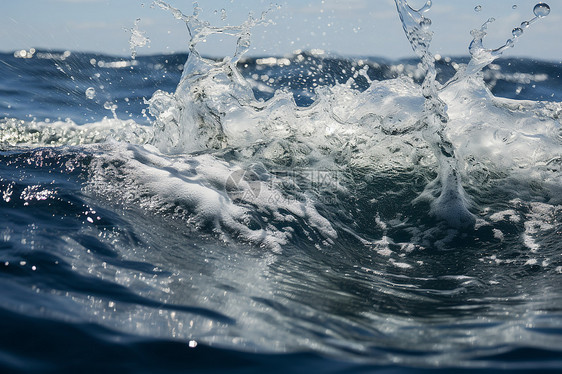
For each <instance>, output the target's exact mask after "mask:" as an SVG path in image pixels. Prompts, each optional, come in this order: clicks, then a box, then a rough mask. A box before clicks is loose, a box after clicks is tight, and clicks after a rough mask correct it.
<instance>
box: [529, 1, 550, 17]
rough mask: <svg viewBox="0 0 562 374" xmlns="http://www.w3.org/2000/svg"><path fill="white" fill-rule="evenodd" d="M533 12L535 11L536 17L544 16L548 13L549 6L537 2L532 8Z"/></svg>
mask: <svg viewBox="0 0 562 374" xmlns="http://www.w3.org/2000/svg"><path fill="white" fill-rule="evenodd" d="M533 13H535V16H537V17H546V16H548V15H549V14H550V7H549V6H548V4H545V3H538V4H537V5H535V7H534V8H533Z"/></svg>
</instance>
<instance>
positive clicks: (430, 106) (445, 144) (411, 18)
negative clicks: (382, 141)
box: [395, 0, 475, 227]
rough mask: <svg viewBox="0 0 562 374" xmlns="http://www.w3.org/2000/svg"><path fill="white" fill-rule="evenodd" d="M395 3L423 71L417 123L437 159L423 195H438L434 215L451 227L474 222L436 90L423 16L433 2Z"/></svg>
mask: <svg viewBox="0 0 562 374" xmlns="http://www.w3.org/2000/svg"><path fill="white" fill-rule="evenodd" d="M395 3H396V8H397V9H398V13H399V15H400V20H401V21H402V27H403V28H404V31H405V33H406V36H407V38H408V40H409V41H410V44H411V45H412V48H413V49H414V52H416V54H417V55H418V56H419V57H420V58H421V61H422V65H423V69H424V70H425V71H426V74H425V79H424V81H423V83H422V92H423V95H424V97H425V103H424V117H423V118H422V119H421V120H420V126H421V127H422V128H423V133H424V136H425V138H426V139H427V141H428V142H429V143H430V144H431V146H432V148H433V150H434V152H435V156H436V157H437V159H438V162H439V172H438V176H437V178H436V179H435V180H434V181H433V182H432V183H430V184H429V185H428V188H427V189H426V191H425V193H424V195H422V198H423V197H425V196H427V195H429V196H432V195H434V194H435V193H437V194H438V197H437V198H436V199H434V200H433V202H432V212H433V214H435V215H436V216H438V217H439V218H442V219H445V220H446V221H447V222H448V223H449V224H450V225H452V226H455V227H469V226H471V225H473V224H474V222H475V218H474V216H473V215H472V213H470V212H469V210H468V205H469V200H468V198H467V196H466V194H465V192H464V189H463V187H462V184H461V177H460V175H459V172H458V170H459V166H458V162H457V158H456V157H455V151H454V148H453V145H452V144H451V142H450V141H449V140H448V139H447V137H446V135H445V128H446V126H447V122H448V117H447V113H446V105H445V103H444V102H443V101H442V100H441V99H440V98H439V95H438V93H437V91H438V87H437V85H438V83H437V82H436V80H435V78H436V75H437V71H436V70H435V58H434V57H433V54H432V53H431V52H430V50H429V47H430V44H431V39H432V37H433V33H432V32H431V31H430V30H429V26H430V25H431V21H430V20H429V19H428V18H426V17H424V16H423V13H424V12H427V11H428V10H429V9H430V8H431V5H432V2H431V1H430V0H428V1H427V2H426V3H425V5H424V6H423V7H422V8H420V9H419V10H415V9H413V8H412V7H410V6H409V5H408V3H407V1H405V0H395Z"/></svg>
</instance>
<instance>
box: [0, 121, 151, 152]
mask: <svg viewBox="0 0 562 374" xmlns="http://www.w3.org/2000/svg"><path fill="white" fill-rule="evenodd" d="M0 125H1V127H2V129H1V131H0V144H5V145H10V146H22V145H25V146H63V145H81V144H94V143H103V142H106V141H108V140H115V141H124V142H130V143H135V144H143V143H146V142H148V141H149V140H151V139H152V137H153V134H152V128H151V127H148V126H143V125H139V124H137V123H136V122H135V121H133V120H120V119H117V118H104V119H102V120H101V121H99V122H93V123H88V124H84V125H77V124H76V123H75V122H73V121H71V120H66V121H55V122H50V121H45V122H43V121H32V122H27V121H23V120H19V119H14V118H5V119H3V120H0Z"/></svg>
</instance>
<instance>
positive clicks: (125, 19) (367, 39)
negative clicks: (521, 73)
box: [0, 0, 562, 61]
mask: <svg viewBox="0 0 562 374" xmlns="http://www.w3.org/2000/svg"><path fill="white" fill-rule="evenodd" d="M168 2H169V3H170V4H171V5H173V6H175V7H177V8H180V9H181V10H182V11H183V12H184V13H186V14H191V13H192V11H193V6H192V1H190V0H169V1H168ZM272 2H274V3H276V4H278V5H280V6H281V9H278V10H274V11H272V12H271V13H270V15H269V18H271V19H272V20H273V21H274V23H275V24H274V25H269V26H267V27H266V26H259V27H257V28H256V29H254V30H253V32H252V49H251V54H252V55H268V56H269V55H275V56H279V55H285V54H288V53H290V52H292V51H294V50H297V49H312V48H318V49H324V50H327V51H329V52H334V53H337V54H340V55H346V56H382V57H387V58H400V57H409V56H412V55H413V54H412V52H411V49H410V46H409V45H408V43H407V41H406V38H405V36H404V33H403V31H402V28H401V25H400V21H399V18H398V15H397V12H396V9H395V6H394V1H393V0H371V1H369V0H279V1H277V2H275V1H271V0H199V5H200V7H201V8H203V13H202V15H201V16H202V18H203V19H206V20H208V21H210V22H211V23H212V24H216V25H222V24H225V23H227V24H228V23H229V24H239V23H241V22H242V21H243V20H244V19H245V18H246V17H247V15H248V13H249V12H253V13H254V14H255V15H259V14H261V12H262V11H263V10H266V9H268V8H269V6H270V3H272ZM537 2H538V1H537V0H534V1H529V0H478V1H473V0H433V7H432V8H431V10H430V11H429V12H428V13H426V16H427V17H428V18H431V19H432V20H433V25H432V29H433V30H434V32H435V38H434V41H433V43H432V51H433V52H434V53H436V54H437V53H439V54H441V55H443V56H458V55H466V54H467V53H468V44H469V43H470V40H471V36H470V30H471V29H474V28H478V27H480V25H481V24H482V23H483V22H484V21H485V20H487V19H488V18H490V17H494V18H496V22H494V23H493V24H492V25H491V26H490V27H489V29H490V33H489V37H488V38H487V39H486V42H485V45H486V47H488V48H496V47H498V46H500V45H501V44H503V43H504V42H505V40H506V39H507V38H508V37H510V36H511V30H512V29H513V28H514V27H516V26H518V25H519V24H520V23H521V22H522V21H524V20H529V19H531V18H532V17H533V12H532V9H533V7H534V5H535V4H536V3H537ZM151 3H152V0H6V1H2V2H1V4H0V51H4V52H7V51H10V52H11V51H14V50H18V49H29V48H31V47H34V48H42V49H45V48H46V49H61V50H70V51H88V52H100V53H106V54H113V55H123V56H126V55H130V50H129V37H130V31H128V30H129V29H131V28H132V27H133V25H134V22H135V20H136V19H137V18H140V22H139V24H138V27H139V29H140V30H141V31H143V32H145V34H146V36H147V37H148V38H149V39H150V40H151V42H150V44H149V46H148V47H143V48H139V50H138V53H139V54H140V55H142V54H157V53H172V52H185V51H186V50H187V48H186V44H187V42H188V34H187V31H186V28H185V25H184V24H183V22H181V21H177V20H175V19H174V18H173V16H172V15H171V14H169V13H168V12H166V11H164V10H162V9H160V8H158V7H151ZM423 3H424V0H410V4H411V5H412V6H414V7H420V6H421V5H422V4H423ZM546 3H548V4H549V5H550V7H551V9H552V11H551V14H550V15H549V16H548V17H546V18H544V19H541V20H540V21H539V22H537V23H535V24H534V25H532V27H531V28H530V29H528V30H526V32H525V34H524V35H523V36H522V37H521V38H520V39H519V43H518V44H517V45H516V47H515V48H513V49H511V50H509V51H508V52H506V54H505V56H507V57H513V56H526V57H534V58H537V59H543V60H553V61H562V38H561V37H560V35H562V0H550V1H546ZM476 5H481V6H482V10H481V11H480V12H476V11H475V10H474V8H475V6H476ZM514 5H516V9H513V6H514ZM221 9H225V10H226V15H227V17H226V19H225V20H224V21H223V20H221ZM212 39H214V40H211V41H209V43H208V44H207V45H206V46H205V48H204V49H203V53H206V54H208V55H213V56H224V55H226V54H230V53H231V51H232V50H233V43H234V42H233V41H232V40H230V41H226V42H224V41H223V42H220V41H219V40H218V39H219V38H218V37H216V38H212Z"/></svg>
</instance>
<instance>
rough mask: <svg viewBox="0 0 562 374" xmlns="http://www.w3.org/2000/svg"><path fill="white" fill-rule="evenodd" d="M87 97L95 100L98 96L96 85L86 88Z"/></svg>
mask: <svg viewBox="0 0 562 374" xmlns="http://www.w3.org/2000/svg"><path fill="white" fill-rule="evenodd" d="M86 97H87V98H88V99H90V100H93V99H94V97H96V89H95V88H94V87H88V88H87V89H86Z"/></svg>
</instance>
